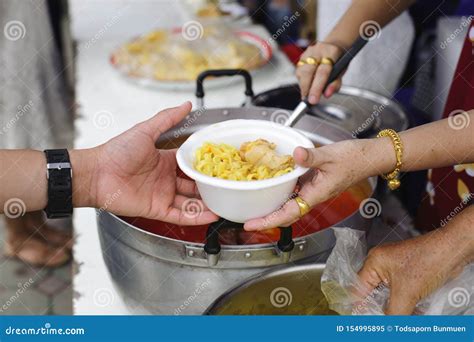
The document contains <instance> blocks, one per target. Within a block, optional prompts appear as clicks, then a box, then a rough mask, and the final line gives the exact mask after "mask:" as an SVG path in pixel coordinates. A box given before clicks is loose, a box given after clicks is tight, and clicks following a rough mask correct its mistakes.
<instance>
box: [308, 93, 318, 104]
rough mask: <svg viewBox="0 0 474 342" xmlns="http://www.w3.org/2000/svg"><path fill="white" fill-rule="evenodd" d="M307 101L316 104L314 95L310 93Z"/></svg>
mask: <svg viewBox="0 0 474 342" xmlns="http://www.w3.org/2000/svg"><path fill="white" fill-rule="evenodd" d="M308 101H309V103H311V104H316V102H317V101H318V99H317V98H316V96H314V95H311V96H310V97H309V98H308Z"/></svg>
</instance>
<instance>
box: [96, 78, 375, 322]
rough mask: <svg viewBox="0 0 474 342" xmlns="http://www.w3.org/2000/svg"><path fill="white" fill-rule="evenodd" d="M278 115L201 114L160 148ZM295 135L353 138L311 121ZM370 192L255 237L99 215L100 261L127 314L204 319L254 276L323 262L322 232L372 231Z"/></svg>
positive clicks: (350, 194)
mask: <svg viewBox="0 0 474 342" xmlns="http://www.w3.org/2000/svg"><path fill="white" fill-rule="evenodd" d="M250 85H251V84H250ZM276 112H278V113H288V112H287V111H282V110H281V109H277V108H261V107H243V108H216V109H205V108H203V109H199V110H196V111H193V112H191V113H190V114H189V116H188V117H187V119H186V120H184V121H183V122H182V123H181V125H180V126H178V127H175V128H174V129H173V130H171V131H168V132H166V133H165V134H164V135H162V136H161V137H160V139H159V141H157V146H158V147H159V148H176V147H178V146H180V145H181V144H182V143H183V142H184V141H185V140H186V139H187V137H188V136H189V135H191V134H192V133H193V132H195V131H198V130H200V129H201V128H203V127H206V126H208V125H210V124H213V123H216V122H221V121H226V120H231V119H258V120H272V119H273V118H274V116H272V114H274V113H276ZM288 114H289V113H288ZM294 128H295V129H297V130H299V131H300V132H301V133H302V134H304V135H305V136H306V137H308V138H309V139H310V140H311V141H312V142H313V143H314V144H315V145H324V144H328V143H331V142H334V141H340V140H344V139H350V138H351V134H350V133H349V132H347V131H345V130H342V129H340V128H338V127H337V126H335V125H333V124H331V123H328V122H325V121H322V120H320V119H318V118H316V117H313V116H309V115H306V116H304V117H303V118H302V119H301V120H300V121H299V122H298V123H297V124H296V125H295V127H294ZM209 140H210V141H212V137H209ZM375 185H376V178H370V179H367V180H365V181H363V182H361V183H360V184H357V185H356V186H354V187H352V188H350V189H348V190H347V191H346V192H344V193H342V194H341V195H339V196H338V197H336V198H333V199H331V200H328V201H327V202H325V203H321V204H319V205H318V206H316V207H315V208H314V209H313V210H312V211H311V212H310V213H309V214H308V215H306V216H305V217H303V218H302V219H301V220H300V221H298V222H296V223H295V224H293V225H292V227H285V228H281V229H279V228H273V229H268V230H265V231H260V232H246V231H244V230H243V229H242V227H241V225H239V224H235V223H232V222H228V221H225V220H221V221H218V222H216V223H214V224H211V225H210V226H209V227H205V226H198V227H181V226H176V225H172V224H168V223H164V222H159V221H154V220H148V219H143V218H130V217H118V216H116V215H113V214H111V213H108V212H105V211H99V212H98V226H99V236H100V242H101V248H102V254H103V257H104V260H105V263H106V266H107V268H108V271H109V273H110V276H111V278H112V280H113V283H114V286H115V287H116V288H117V290H118V292H119V293H121V295H122V297H123V299H124V302H125V303H126V304H127V305H128V307H129V308H130V309H131V310H132V311H134V312H136V313H152V314H178V315H181V314H201V313H203V312H204V311H205V309H206V308H207V307H208V306H209V305H210V304H211V303H212V302H213V301H214V300H215V299H216V298H217V297H218V296H220V295H221V294H223V293H225V292H226V291H228V290H229V289H230V288H232V287H234V286H235V285H237V284H239V283H241V282H242V281H244V280H245V279H247V278H249V277H251V276H255V275H257V274H260V273H262V272H264V271H268V270H270V269H271V268H273V267H277V266H280V267H282V266H284V265H293V264H304V263H309V262H313V263H314V262H316V261H319V262H325V260H326V258H327V255H328V254H329V252H330V251H331V249H332V247H333V246H334V242H335V238H334V235H333V233H332V230H331V229H327V228H329V227H333V226H338V227H352V228H354V229H361V230H367V229H369V228H370V225H371V221H370V219H368V218H366V217H363V216H361V215H360V213H359V205H360V203H361V202H362V201H363V200H364V199H366V198H368V197H370V196H372V194H373V193H374V189H375ZM185 209H186V208H185ZM195 209H196V208H195ZM197 210H198V211H199V208H197ZM235 210H239V208H235ZM190 212H191V213H192V212H194V211H190Z"/></svg>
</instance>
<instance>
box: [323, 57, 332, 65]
mask: <svg viewBox="0 0 474 342" xmlns="http://www.w3.org/2000/svg"><path fill="white" fill-rule="evenodd" d="M321 64H324V65H330V66H333V65H334V61H333V60H332V59H331V58H329V57H323V58H321Z"/></svg>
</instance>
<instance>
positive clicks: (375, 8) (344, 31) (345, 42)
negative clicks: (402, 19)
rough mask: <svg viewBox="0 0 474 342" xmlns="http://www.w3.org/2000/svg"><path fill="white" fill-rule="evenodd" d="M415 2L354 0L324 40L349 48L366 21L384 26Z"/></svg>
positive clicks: (405, 0)
mask: <svg viewBox="0 0 474 342" xmlns="http://www.w3.org/2000/svg"><path fill="white" fill-rule="evenodd" d="M414 2H415V1H414V0H386V1H384V0H382V1H381V0H354V1H353V2H352V4H351V5H350V7H349V8H348V10H347V11H346V12H345V13H344V15H343V16H342V18H341V19H340V20H339V22H338V23H337V24H336V26H334V28H333V29H332V31H331V32H330V33H329V34H328V36H327V37H326V38H325V39H324V41H325V42H327V43H331V44H334V45H336V46H339V47H341V48H343V49H348V48H349V47H350V46H351V45H352V43H353V42H354V41H355V40H356V39H357V37H358V36H359V30H360V28H361V25H362V24H363V23H364V22H366V21H369V20H373V21H375V22H377V23H378V24H379V25H380V27H383V26H385V25H386V24H388V23H389V22H390V21H391V20H392V19H394V18H396V17H397V16H399V15H400V14H401V13H402V12H403V11H404V10H406V9H407V8H408V7H410V6H411V5H412V4H413V3H414Z"/></svg>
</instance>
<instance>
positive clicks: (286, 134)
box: [176, 120, 314, 223]
mask: <svg viewBox="0 0 474 342" xmlns="http://www.w3.org/2000/svg"><path fill="white" fill-rule="evenodd" d="M256 139H265V140H268V141H269V142H272V143H275V144H276V146H277V147H276V151H277V153H278V154H289V155H293V150H294V149H295V148H296V147H297V146H303V147H307V148H311V147H314V145H313V143H312V142H311V140H309V139H308V138H307V137H305V136H304V135H302V134H301V133H299V132H298V131H297V130H295V129H293V128H289V127H285V126H283V125H280V124H277V123H274V122H270V121H263V120H229V121H223V122H219V123H216V124H213V125H210V126H208V127H206V128H204V129H201V130H199V131H197V132H195V133H194V134H192V135H191V136H190V137H189V138H188V139H187V140H186V141H185V142H184V144H182V145H181V147H180V148H179V149H178V152H177V155H176V158H177V162H178V165H179V167H180V168H181V170H182V171H183V172H184V173H185V174H186V175H187V176H188V177H190V178H191V179H193V180H194V181H196V184H197V187H198V189H199V193H200V194H201V198H202V200H203V201H204V203H205V204H206V205H207V207H208V208H209V209H210V210H211V211H213V212H214V213H215V214H217V215H219V216H220V217H223V218H225V219H227V220H230V221H233V222H239V223H243V222H245V221H248V220H250V219H253V218H257V217H262V216H265V215H268V214H270V213H272V212H273V211H275V210H276V209H278V208H279V207H281V206H282V205H283V204H284V203H285V202H286V200H287V199H288V197H289V196H290V195H291V194H292V193H293V191H294V189H295V186H296V182H297V181H298V177H300V176H301V175H303V174H304V173H305V172H306V171H307V170H308V169H307V168H303V167H300V166H296V167H295V169H294V170H293V171H291V172H289V173H287V174H284V175H282V176H279V177H275V178H270V179H264V180H253V181H233V180H227V179H220V178H216V177H210V176H207V175H205V174H202V173H200V172H199V171H196V170H195V169H194V166H193V165H194V159H195V151H196V150H197V149H198V148H199V147H201V146H202V145H203V144H204V143H205V142H212V143H226V144H229V145H232V146H235V147H236V148H240V145H241V144H242V143H244V142H246V141H253V140H256Z"/></svg>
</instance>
